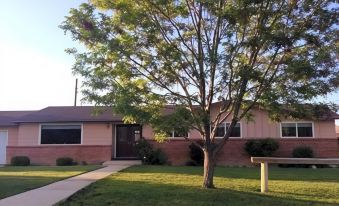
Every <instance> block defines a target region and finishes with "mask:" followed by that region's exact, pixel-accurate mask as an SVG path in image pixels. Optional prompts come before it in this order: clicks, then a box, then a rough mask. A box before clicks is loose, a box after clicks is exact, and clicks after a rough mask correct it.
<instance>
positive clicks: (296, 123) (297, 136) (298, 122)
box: [280, 121, 315, 139]
mask: <svg viewBox="0 0 339 206" xmlns="http://www.w3.org/2000/svg"><path fill="white" fill-rule="evenodd" d="M303 123H311V124H312V137H299V135H298V124H303ZM282 124H295V129H296V130H295V131H296V136H293V137H286V136H283V135H282ZM314 137H315V135H314V122H312V121H297V122H291V121H287V122H280V138H287V139H288V138H314Z"/></svg>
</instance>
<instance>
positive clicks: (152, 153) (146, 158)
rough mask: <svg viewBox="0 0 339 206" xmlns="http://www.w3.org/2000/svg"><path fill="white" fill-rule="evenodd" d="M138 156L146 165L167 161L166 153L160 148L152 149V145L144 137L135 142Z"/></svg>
mask: <svg viewBox="0 0 339 206" xmlns="http://www.w3.org/2000/svg"><path fill="white" fill-rule="evenodd" d="M135 149H136V151H137V155H138V157H139V158H140V159H141V161H142V163H143V164H146V165H163V164H166V163H167V156H166V154H165V153H164V152H163V151H161V150H160V149H155V150H154V149H153V147H152V145H151V144H150V143H149V142H148V141H147V140H145V139H140V140H139V141H137V142H136V144H135Z"/></svg>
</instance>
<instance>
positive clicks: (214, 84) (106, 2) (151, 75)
mask: <svg viewBox="0 0 339 206" xmlns="http://www.w3.org/2000/svg"><path fill="white" fill-rule="evenodd" d="M337 12H338V6H337V5H336V4H334V3H331V1H325V0H320V1H309V0H299V1H296V0H286V1H281V0H279V1H278V0H256V1H249V0H231V1H225V0H174V1H169V0H143V1H137V0H114V1H112V0H92V1H90V3H85V4H82V5H80V7H79V8H77V9H71V11H70V14H69V16H67V17H66V20H65V21H64V22H63V23H62V25H61V26H60V27H61V28H62V29H63V30H64V31H65V32H66V33H67V32H69V33H70V34H71V36H72V38H73V40H75V41H78V42H80V43H82V44H83V45H84V46H85V48H86V49H85V52H79V51H77V50H76V49H74V48H73V49H68V50H67V51H68V52H69V53H71V54H73V55H74V56H75V59H76V61H75V64H74V67H73V71H74V72H75V73H76V74H78V75H81V76H82V77H83V78H84V79H85V81H84V91H83V92H84V94H85V97H86V100H88V101H90V102H94V103H96V105H109V106H111V107H112V108H113V109H114V111H115V112H117V113H120V114H122V115H123V116H124V121H126V122H138V123H141V124H149V125H151V126H152V127H153V128H155V130H156V132H157V137H158V138H160V137H163V136H164V135H162V134H164V132H166V131H169V130H171V129H172V128H178V129H180V130H182V131H188V130H190V129H196V130H197V131H199V133H200V136H201V138H202V140H203V142H204V144H203V146H200V145H197V146H199V147H200V148H201V149H202V150H203V152H204V180H203V187H205V188H212V187H214V185H213V174H214V166H215V161H216V157H217V155H218V152H219V151H220V150H221V149H222V147H223V145H224V144H225V142H226V141H227V139H228V138H229V135H230V134H231V132H232V129H233V128H234V126H235V125H236V123H237V122H238V121H239V120H241V119H242V118H250V114H251V110H252V109H253V107H254V106H258V105H259V106H263V107H265V108H266V109H267V110H268V111H269V112H270V116H271V117H272V118H273V119H275V120H279V118H280V117H281V114H282V113H281V112H279V111H281V110H282V109H286V108H283V107H282V105H287V106H288V107H289V108H294V106H296V105H300V104H301V103H305V102H311V101H312V100H314V97H316V96H318V95H325V94H327V93H329V92H331V91H333V90H335V89H336V88H337V87H338V82H339V78H338V61H337V59H336V49H337V45H338V44H337V42H336V32H337V26H336V25H337V23H338V18H337V15H336V14H337ZM217 101H219V103H218V104H215V105H216V106H217V107H218V111H217V114H216V115H215V116H214V115H213V117H211V106H212V104H214V103H215V102H217ZM169 103H170V104H175V105H178V107H177V109H175V110H174V112H173V114H171V115H168V116H166V118H164V117H163V116H162V115H161V111H162V109H164V107H165V105H166V104H169ZM301 108H302V107H298V109H297V110H288V111H294V112H293V113H288V112H283V115H290V114H293V115H295V116H297V114H300V113H301V112H302V109H301ZM167 109H168V108H167ZM295 111H298V112H295ZM228 117H229V118H231V119H232V121H231V124H230V126H229V129H228V130H227V132H226V134H225V136H224V138H223V139H221V140H220V139H218V140H216V139H215V132H216V131H215V128H216V126H217V125H219V123H221V122H223V121H224V120H225V119H226V118H228ZM211 128H212V130H211ZM186 139H187V140H188V141H191V140H190V139H189V138H187V137H186Z"/></svg>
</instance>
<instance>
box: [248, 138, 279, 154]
mask: <svg viewBox="0 0 339 206" xmlns="http://www.w3.org/2000/svg"><path fill="white" fill-rule="evenodd" d="M244 149H245V151H246V152H247V154H248V155H249V156H253V157H269V156H272V155H273V153H274V152H275V151H276V150H278V149H279V142H278V141H277V140H275V139H272V138H266V139H258V140H256V139H253V140H247V141H246V143H245V148H244Z"/></svg>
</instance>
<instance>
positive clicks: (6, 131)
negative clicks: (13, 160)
mask: <svg viewBox="0 0 339 206" xmlns="http://www.w3.org/2000/svg"><path fill="white" fill-rule="evenodd" d="M0 132H5V133H6V134H7V135H6V145H5V164H7V146H8V130H0Z"/></svg>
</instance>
